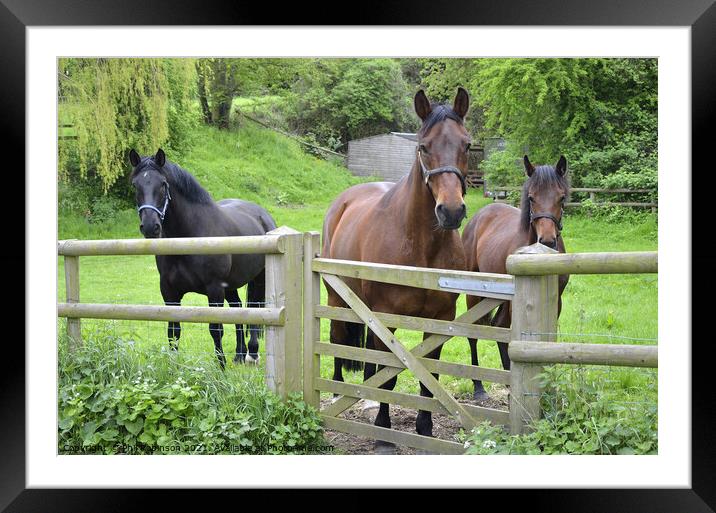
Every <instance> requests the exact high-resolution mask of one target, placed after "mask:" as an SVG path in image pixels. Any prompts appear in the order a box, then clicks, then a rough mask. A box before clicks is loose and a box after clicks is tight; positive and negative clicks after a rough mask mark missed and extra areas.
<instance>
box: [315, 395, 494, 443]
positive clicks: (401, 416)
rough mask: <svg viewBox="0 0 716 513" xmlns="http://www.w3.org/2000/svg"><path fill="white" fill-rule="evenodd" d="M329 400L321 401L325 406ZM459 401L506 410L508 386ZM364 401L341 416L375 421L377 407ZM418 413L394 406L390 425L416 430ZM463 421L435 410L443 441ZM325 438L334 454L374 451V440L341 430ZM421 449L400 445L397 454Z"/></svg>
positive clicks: (435, 430)
mask: <svg viewBox="0 0 716 513" xmlns="http://www.w3.org/2000/svg"><path fill="white" fill-rule="evenodd" d="M329 402H330V401H329V400H328V399H326V400H323V401H321V405H322V406H325V405H327V404H328V403H329ZM459 402H460V403H463V404H472V405H475V406H484V407H487V408H494V409H499V410H505V411H506V410H507V389H506V388H505V387H499V388H498V387H496V386H495V387H493V388H492V389H491V390H490V398H489V399H487V400H485V401H481V402H479V403H478V402H477V401H474V400H473V399H469V400H468V399H459ZM364 405H365V402H364V401H359V402H358V403H356V404H355V405H353V406H352V407H351V408H350V409H348V410H347V411H346V412H345V413H343V414H342V415H341V417H343V418H346V419H348V420H354V421H357V422H364V423H367V424H373V421H374V420H375V416H376V414H377V413H378V408H369V409H365V408H364ZM416 415H417V412H416V411H415V410H411V409H408V408H403V407H401V406H396V405H391V407H390V420H391V424H392V425H391V427H392V428H393V429H396V430H398V431H405V432H408V433H415V416H416ZM460 428H461V426H460V423H459V422H458V421H457V419H455V418H454V417H450V416H448V415H445V414H442V413H433V435H434V436H435V437H436V438H440V439H443V440H450V441H455V436H456V435H457V434H458V432H459V431H460ZM325 437H326V441H327V442H328V443H329V444H331V445H332V446H333V447H334V448H335V454H374V450H373V448H374V440H372V439H370V438H363V437H360V436H355V435H350V434H347V433H341V432H339V431H330V430H326V432H325ZM417 453H418V450H417V449H413V448H412V447H402V446H398V447H397V448H396V454H417Z"/></svg>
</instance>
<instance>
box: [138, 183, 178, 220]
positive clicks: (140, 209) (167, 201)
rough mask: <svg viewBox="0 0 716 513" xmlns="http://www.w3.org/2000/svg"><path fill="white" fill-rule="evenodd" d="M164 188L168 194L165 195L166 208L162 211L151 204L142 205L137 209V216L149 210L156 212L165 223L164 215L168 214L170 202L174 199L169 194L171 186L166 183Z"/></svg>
mask: <svg viewBox="0 0 716 513" xmlns="http://www.w3.org/2000/svg"><path fill="white" fill-rule="evenodd" d="M164 186H165V187H166V191H165V192H166V194H165V195H164V207H162V209H161V210H159V209H158V208H157V207H155V206H154V205H149V204H146V205H141V206H139V207H137V214H139V213H141V212H142V210H144V209H145V208H148V209H150V210H154V211H155V212H156V213H157V214H159V218H160V219H161V220H162V221H164V214H166V213H167V207H168V206H169V200H170V199H172V196H171V194H169V184H168V183H166V182H164Z"/></svg>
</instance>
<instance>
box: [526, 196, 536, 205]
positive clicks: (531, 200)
mask: <svg viewBox="0 0 716 513" xmlns="http://www.w3.org/2000/svg"><path fill="white" fill-rule="evenodd" d="M527 199H528V200H529V201H530V203H532V202H533V201H534V200H535V199H534V198H533V197H532V196H527Z"/></svg>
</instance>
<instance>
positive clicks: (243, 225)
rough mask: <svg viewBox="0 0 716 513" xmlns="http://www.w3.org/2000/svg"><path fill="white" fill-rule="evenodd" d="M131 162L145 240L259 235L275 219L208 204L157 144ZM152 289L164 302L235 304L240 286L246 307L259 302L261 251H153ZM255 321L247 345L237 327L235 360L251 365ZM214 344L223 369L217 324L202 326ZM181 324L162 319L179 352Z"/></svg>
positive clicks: (252, 209)
mask: <svg viewBox="0 0 716 513" xmlns="http://www.w3.org/2000/svg"><path fill="white" fill-rule="evenodd" d="M129 161H130V163H131V164H132V166H133V168H134V169H133V170H132V173H131V175H130V180H131V183H132V186H133V187H134V189H135V199H136V203H137V212H138V213H139V219H140V225H139V230H140V231H141V233H142V234H143V235H144V237H146V238H148V239H152V238H157V237H164V238H172V237H223V236H235V235H264V234H265V233H266V232H268V231H271V230H273V229H275V228H276V222H275V221H274V220H273V218H272V217H271V215H270V214H269V213H268V212H267V211H266V210H264V209H263V208H262V207H260V206H258V205H256V204H254V203H250V202H248V201H243V200H239V199H225V200H221V201H218V202H215V201H214V200H213V199H212V197H211V195H210V194H209V193H208V192H207V191H206V189H204V188H203V187H202V186H201V185H200V184H199V182H197V181H196V179H195V178H194V177H193V176H192V175H191V174H190V173H189V172H188V171H186V170H185V169H182V168H181V167H179V166H178V165H176V164H174V163H173V162H170V161H169V160H166V155H165V153H164V151H163V150H162V149H161V148H160V149H159V151H157V153H156V155H154V156H149V157H140V156H139V154H138V153H137V152H136V151H135V150H131V151H130V153H129ZM156 262H157V270H158V271H159V288H160V291H161V294H162V298H163V299H164V303H165V304H166V305H179V304H181V300H182V298H183V297H184V295H185V294H186V293H187V292H196V293H198V294H203V295H205V296H207V298H208V300H209V306H217V307H220V306H224V300H226V301H227V302H228V303H229V306H232V307H241V299H240V298H239V293H238V290H237V289H238V288H240V287H242V286H244V285H247V284H248V287H247V298H246V301H247V304H248V305H251V304H259V303H262V302H263V301H264V295H265V275H264V255H157V256H156ZM259 331H260V328H259V327H258V326H253V325H251V326H249V334H250V340H249V344H248V353H247V347H246V343H245V338H244V327H243V325H242V324H236V356H235V357H234V362H235V363H237V362H240V363H243V362H244V361H246V362H257V361H258V358H259V355H258V349H259V341H258V336H259ZM209 332H210V333H211V337H212V339H213V340H214V348H215V351H216V356H217V358H218V360H219V364H220V365H221V367H222V369H223V368H224V367H225V366H226V357H225V356H224V350H223V348H222V346H221V338H222V335H223V333H224V327H223V325H222V324H214V323H211V324H209ZM180 336H181V326H180V324H179V323H178V322H169V327H168V329H167V337H168V338H169V345H170V347H172V348H173V349H178V344H179V337H180Z"/></svg>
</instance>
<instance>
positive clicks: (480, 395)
mask: <svg viewBox="0 0 716 513" xmlns="http://www.w3.org/2000/svg"><path fill="white" fill-rule="evenodd" d="M472 398H473V399H474V400H475V401H477V402H478V403H481V402H483V401H487V400H488V399H489V398H490V396H489V395H488V394H487V392H485V391H484V390H480V391H479V392H475V393H474V394H473V395H472Z"/></svg>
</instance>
